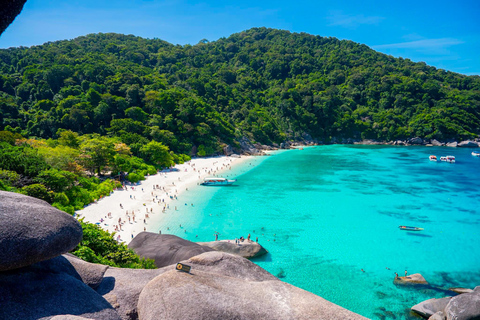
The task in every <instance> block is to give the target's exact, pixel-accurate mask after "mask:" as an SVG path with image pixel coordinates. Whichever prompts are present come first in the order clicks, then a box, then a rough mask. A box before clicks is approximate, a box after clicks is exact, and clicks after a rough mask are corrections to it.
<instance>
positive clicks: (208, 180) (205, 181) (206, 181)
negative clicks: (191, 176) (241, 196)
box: [200, 177, 237, 186]
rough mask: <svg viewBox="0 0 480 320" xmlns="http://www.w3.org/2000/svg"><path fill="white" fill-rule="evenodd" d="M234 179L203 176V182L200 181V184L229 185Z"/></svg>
mask: <svg viewBox="0 0 480 320" xmlns="http://www.w3.org/2000/svg"><path fill="white" fill-rule="evenodd" d="M235 181H237V180H236V179H235V180H228V179H225V178H215V177H214V178H205V179H203V182H202V183H200V184H201V185H202V186H229V185H231V184H233V183H234V182H235Z"/></svg>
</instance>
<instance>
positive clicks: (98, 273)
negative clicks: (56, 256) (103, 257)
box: [63, 254, 108, 289]
mask: <svg viewBox="0 0 480 320" xmlns="http://www.w3.org/2000/svg"><path fill="white" fill-rule="evenodd" d="M63 257H64V258H65V259H67V260H68V262H69V263H70V264H71V265H72V266H73V267H74V268H75V271H76V272H77V273H78V275H79V276H80V278H81V280H82V281H83V283H85V284H86V285H88V286H89V287H91V288H93V289H95V288H97V287H98V286H99V285H100V283H101V282H102V281H103V275H104V274H105V271H107V269H108V266H106V265H103V264H98V263H90V262H86V261H83V260H82V259H80V258H77V257H76V256H74V255H73V254H65V255H63Z"/></svg>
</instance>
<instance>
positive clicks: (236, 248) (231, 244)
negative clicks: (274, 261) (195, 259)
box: [197, 240, 268, 259]
mask: <svg viewBox="0 0 480 320" xmlns="http://www.w3.org/2000/svg"><path fill="white" fill-rule="evenodd" d="M197 243H198V244H199V245H202V246H207V247H209V248H212V249H213V250H216V251H221V252H226V253H231V254H236V255H238V256H241V257H244V258H247V259H250V258H256V257H260V256H263V255H264V254H267V253H268V251H267V250H265V248H264V247H262V246H261V245H260V244H258V243H257V242H253V241H249V240H245V241H243V242H239V244H235V240H221V241H211V242H197Z"/></svg>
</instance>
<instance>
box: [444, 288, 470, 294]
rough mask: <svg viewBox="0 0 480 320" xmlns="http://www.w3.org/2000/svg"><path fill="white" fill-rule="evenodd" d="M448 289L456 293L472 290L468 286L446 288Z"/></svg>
mask: <svg viewBox="0 0 480 320" xmlns="http://www.w3.org/2000/svg"><path fill="white" fill-rule="evenodd" d="M448 290H450V291H453V292H455V293H458V294H462V293H470V292H473V290H472V289H468V288H448Z"/></svg>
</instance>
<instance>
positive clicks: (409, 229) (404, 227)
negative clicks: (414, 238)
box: [398, 226, 423, 231]
mask: <svg viewBox="0 0 480 320" xmlns="http://www.w3.org/2000/svg"><path fill="white" fill-rule="evenodd" d="M398 228H399V229H400V230H405V231H422V230H423V228H419V227H409V226H399V227H398Z"/></svg>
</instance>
